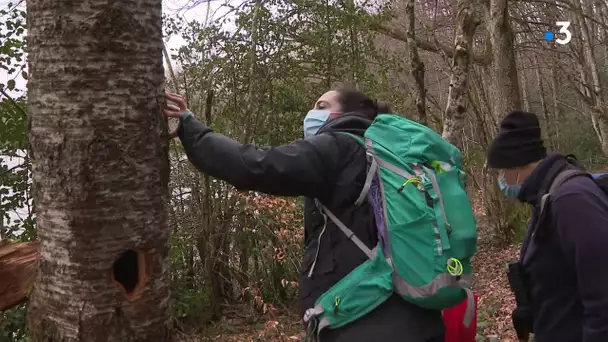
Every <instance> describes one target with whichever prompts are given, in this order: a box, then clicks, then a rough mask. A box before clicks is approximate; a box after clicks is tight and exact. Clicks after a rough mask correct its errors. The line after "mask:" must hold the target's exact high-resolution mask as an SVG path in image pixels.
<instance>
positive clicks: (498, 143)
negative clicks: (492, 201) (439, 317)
mask: <svg viewBox="0 0 608 342" xmlns="http://www.w3.org/2000/svg"><path fill="white" fill-rule="evenodd" d="M487 164H488V166H489V167H490V168H492V169H496V170H498V175H499V178H498V183H499V186H500V188H501V190H502V191H503V193H504V194H505V195H506V196H508V197H511V198H515V199H517V200H518V201H520V202H523V203H527V204H529V205H530V206H532V207H533V213H532V218H531V220H530V221H529V226H528V230H527V233H526V236H525V238H524V241H523V243H522V248H521V251H520V257H519V260H518V261H517V262H515V263H512V264H511V265H509V274H508V275H509V283H510V285H511V288H512V289H513V291H514V292H515V297H516V303H517V308H516V309H515V310H514V312H513V315H512V318H513V324H514V326H515V329H516V331H517V335H518V337H519V339H520V340H521V341H523V340H527V339H528V336H529V333H534V340H535V341H537V342H576V341H581V342H606V341H608V270H607V269H606V267H605V266H606V265H608V248H607V247H606V244H607V243H608V196H607V194H606V193H604V192H603V191H602V189H601V188H600V187H599V186H598V185H597V184H596V183H595V181H594V180H593V179H592V178H591V177H589V174H588V173H586V172H584V170H583V169H582V166H581V165H580V164H578V163H577V162H576V160H575V159H574V157H573V156H570V155H569V156H564V155H562V154H560V153H550V154H547V151H546V148H545V146H544V144H543V140H542V138H541V129H540V125H539V122H538V118H537V117H536V115H535V114H533V113H528V112H524V111H513V112H511V113H509V114H508V115H507V116H506V117H505V118H504V119H503V121H502V122H501V124H500V130H499V132H498V135H497V136H496V137H495V138H494V140H493V141H492V143H491V144H490V146H489V148H488V154H487Z"/></svg>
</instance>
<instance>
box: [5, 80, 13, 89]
mask: <svg viewBox="0 0 608 342" xmlns="http://www.w3.org/2000/svg"><path fill="white" fill-rule="evenodd" d="M6 87H7V88H8V90H13V89H15V80H8V82H6Z"/></svg>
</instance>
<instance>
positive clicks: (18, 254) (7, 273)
mask: <svg viewBox="0 0 608 342" xmlns="http://www.w3.org/2000/svg"><path fill="white" fill-rule="evenodd" d="M38 256H39V254H38V242H37V241H33V242H14V241H8V240H2V241H0V311H3V310H6V309H10V308H12V307H14V306H15V305H18V304H21V303H23V302H25V301H26V300H27V296H28V294H29V290H30V288H31V284H32V283H33V282H34V279H35V278H36V270H37V269H38Z"/></svg>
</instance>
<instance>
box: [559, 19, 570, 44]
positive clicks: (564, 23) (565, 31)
mask: <svg viewBox="0 0 608 342" xmlns="http://www.w3.org/2000/svg"><path fill="white" fill-rule="evenodd" d="M555 25H557V26H559V27H560V29H559V33H563V34H565V35H566V38H564V39H562V38H559V39H556V40H555V42H556V43H558V44H562V45H564V44H568V43H570V39H572V33H571V32H570V30H568V27H570V22H569V21H558V22H556V23H555Z"/></svg>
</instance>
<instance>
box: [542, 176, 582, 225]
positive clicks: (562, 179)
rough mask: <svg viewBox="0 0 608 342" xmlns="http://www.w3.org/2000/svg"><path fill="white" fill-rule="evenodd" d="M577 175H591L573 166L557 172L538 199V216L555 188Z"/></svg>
mask: <svg viewBox="0 0 608 342" xmlns="http://www.w3.org/2000/svg"><path fill="white" fill-rule="evenodd" d="M577 176H587V177H591V175H590V174H589V173H588V172H587V171H584V170H581V169H574V168H571V169H570V168H569V169H566V170H563V171H562V172H560V173H558V174H557V176H555V178H554V179H553V181H552V182H551V186H550V187H549V191H548V192H547V193H546V194H544V195H543V196H542V197H541V199H540V212H539V218H542V217H543V216H542V214H543V211H544V210H545V209H546V207H547V204H548V201H549V200H550V199H551V197H552V196H553V194H554V193H555V190H556V189H557V188H559V187H560V186H562V185H563V184H564V183H565V182H566V181H567V180H569V179H571V178H574V177H577Z"/></svg>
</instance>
